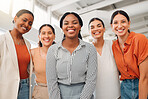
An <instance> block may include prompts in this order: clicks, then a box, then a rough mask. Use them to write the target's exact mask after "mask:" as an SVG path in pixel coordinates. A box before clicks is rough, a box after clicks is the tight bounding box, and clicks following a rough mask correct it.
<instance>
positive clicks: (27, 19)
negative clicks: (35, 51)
mask: <svg viewBox="0 0 148 99" xmlns="http://www.w3.org/2000/svg"><path fill="white" fill-rule="evenodd" d="M14 22H15V27H14V28H15V29H16V30H17V31H18V32H19V33H21V34H25V33H27V32H28V31H29V30H30V29H31V27H32V24H33V16H32V15H31V14H29V13H24V14H22V15H21V16H19V17H17V16H15V18H14Z"/></svg>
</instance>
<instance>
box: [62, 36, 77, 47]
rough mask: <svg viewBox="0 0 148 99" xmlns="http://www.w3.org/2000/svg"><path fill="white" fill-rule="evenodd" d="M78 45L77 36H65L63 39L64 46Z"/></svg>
mask: <svg viewBox="0 0 148 99" xmlns="http://www.w3.org/2000/svg"><path fill="white" fill-rule="evenodd" d="M78 45H79V39H78V38H75V39H68V38H65V40H64V41H63V46H66V47H71V48H74V47H76V46H78Z"/></svg>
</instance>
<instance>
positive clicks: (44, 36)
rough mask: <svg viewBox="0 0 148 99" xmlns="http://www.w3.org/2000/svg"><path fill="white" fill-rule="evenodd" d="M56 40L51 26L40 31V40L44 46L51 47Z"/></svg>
mask: <svg viewBox="0 0 148 99" xmlns="http://www.w3.org/2000/svg"><path fill="white" fill-rule="evenodd" d="M54 39H55V35H54V33H53V31H52V29H51V28H50V27H49V26H44V27H42V29H41V30H40V35H39V40H40V41H41V43H42V45H43V46H50V45H52V43H53V40H54Z"/></svg>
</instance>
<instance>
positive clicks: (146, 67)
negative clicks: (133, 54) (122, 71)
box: [139, 57, 148, 99]
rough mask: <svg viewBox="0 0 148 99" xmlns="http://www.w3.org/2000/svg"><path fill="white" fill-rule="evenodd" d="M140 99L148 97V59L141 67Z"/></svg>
mask: <svg viewBox="0 0 148 99" xmlns="http://www.w3.org/2000/svg"><path fill="white" fill-rule="evenodd" d="M139 71H140V79H139V99H147V97H148V57H147V58H146V59H145V60H144V61H143V62H142V63H141V64H140V65H139Z"/></svg>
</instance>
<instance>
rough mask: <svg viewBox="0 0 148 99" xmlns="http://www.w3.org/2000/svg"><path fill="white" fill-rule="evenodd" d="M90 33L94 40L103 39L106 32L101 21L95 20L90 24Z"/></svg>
mask: <svg viewBox="0 0 148 99" xmlns="http://www.w3.org/2000/svg"><path fill="white" fill-rule="evenodd" d="M89 27H90V32H91V35H92V37H93V38H94V39H99V38H103V34H104V32H105V28H104V27H103V24H102V22H101V21H99V20H94V21H92V22H91V23H90V25H89Z"/></svg>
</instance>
